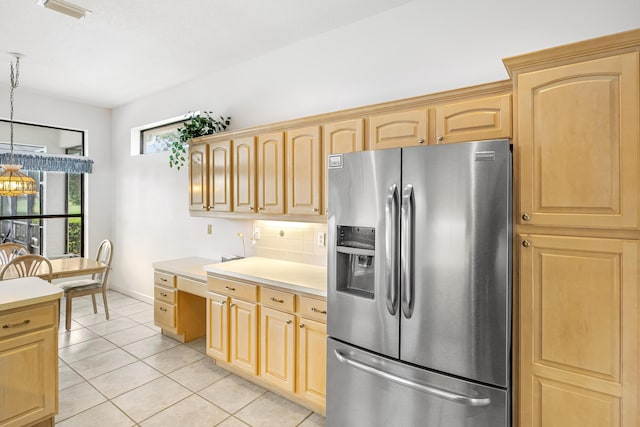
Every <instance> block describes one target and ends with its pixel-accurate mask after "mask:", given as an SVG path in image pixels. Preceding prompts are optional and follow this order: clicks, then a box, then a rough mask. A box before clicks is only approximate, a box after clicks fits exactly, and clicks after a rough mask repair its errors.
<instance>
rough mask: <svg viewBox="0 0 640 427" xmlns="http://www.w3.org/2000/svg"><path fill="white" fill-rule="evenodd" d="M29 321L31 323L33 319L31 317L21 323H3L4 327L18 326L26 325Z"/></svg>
mask: <svg viewBox="0 0 640 427" xmlns="http://www.w3.org/2000/svg"><path fill="white" fill-rule="evenodd" d="M29 323H31V320H29V319H27V320H25V321H23V322H20V323H5V324H4V325H2V329H9V328H15V327H16V326H24V325H28V324H29Z"/></svg>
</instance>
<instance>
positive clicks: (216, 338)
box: [206, 275, 327, 414]
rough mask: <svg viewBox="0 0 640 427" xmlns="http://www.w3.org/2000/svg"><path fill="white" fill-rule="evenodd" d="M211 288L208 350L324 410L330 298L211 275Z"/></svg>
mask: <svg viewBox="0 0 640 427" xmlns="http://www.w3.org/2000/svg"><path fill="white" fill-rule="evenodd" d="M208 289H209V290H208V292H207V343H206V346H207V355H208V356H210V357H213V358H214V359H216V361H217V362H219V363H220V364H221V365H224V366H225V367H228V368H229V369H230V370H232V371H234V372H236V373H238V374H240V375H242V376H243V377H245V378H247V379H249V380H251V381H254V382H256V383H257V384H259V385H261V386H263V387H266V388H269V389H271V390H273V391H274V392H276V393H278V394H281V395H283V396H285V397H287V398H289V399H291V400H293V401H295V402H297V403H299V404H302V405H305V406H307V407H309V408H310V409H312V410H314V411H316V412H319V413H322V414H324V411H325V406H326V403H325V402H326V366H325V363H326V353H327V350H326V346H327V333H326V330H327V329H326V315H327V303H326V300H325V299H321V298H320V297H316V298H310V297H307V296H303V295H297V294H294V293H292V292H287V291H283V290H281V289H279V288H273V287H268V286H262V285H259V284H255V283H247V282H239V281H236V280H227V279H222V278H220V277H217V276H216V277H212V276H211V275H210V276H209V278H208ZM231 295H234V296H231Z"/></svg>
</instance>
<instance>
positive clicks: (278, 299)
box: [260, 286, 296, 312]
mask: <svg viewBox="0 0 640 427" xmlns="http://www.w3.org/2000/svg"><path fill="white" fill-rule="evenodd" d="M295 297H296V296H295V294H292V293H289V292H284V291H280V290H277V289H272V288H265V287H264V286H262V287H261V289H260V302H261V303H262V305H266V306H269V307H273V308H277V309H278V310H284V311H290V312H294V311H295Z"/></svg>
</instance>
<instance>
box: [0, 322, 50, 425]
mask: <svg viewBox="0 0 640 427" xmlns="http://www.w3.org/2000/svg"><path fill="white" fill-rule="evenodd" d="M56 332H57V331H56V330H55V329H54V328H49V329H46V330H41V331H38V332H33V333H29V334H25V335H17V336H14V337H12V338H6V339H3V340H2V341H0V378H2V381H0V396H1V397H2V399H0V425H3V426H15V427H17V426H24V425H30V424H31V423H32V422H34V421H37V420H38V419H40V418H42V417H45V416H47V415H53V414H54V413H55V412H56V411H57V409H58V408H57V400H58V399H57V396H58V394H57V393H58V390H57V386H58V380H57V374H58V358H57V354H58V349H57V345H56V344H57V341H56Z"/></svg>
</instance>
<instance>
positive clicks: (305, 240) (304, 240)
mask: <svg viewBox="0 0 640 427" xmlns="http://www.w3.org/2000/svg"><path fill="white" fill-rule="evenodd" d="M258 230H259V232H258ZM251 237H252V238H251V240H250V241H251V243H252V244H253V245H254V250H255V254H256V255H257V256H260V257H266V258H276V259H281V260H284V261H293V262H301V263H305V264H314V265H327V245H326V243H327V224H313V223H305V222H284V221H263V220H257V221H254V222H253V235H252V236H251ZM258 237H259V238H258Z"/></svg>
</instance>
